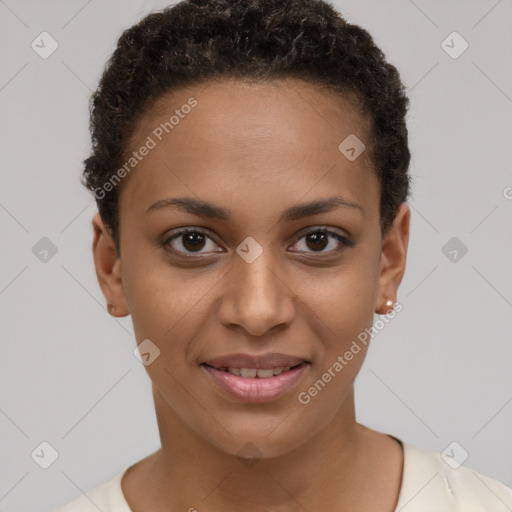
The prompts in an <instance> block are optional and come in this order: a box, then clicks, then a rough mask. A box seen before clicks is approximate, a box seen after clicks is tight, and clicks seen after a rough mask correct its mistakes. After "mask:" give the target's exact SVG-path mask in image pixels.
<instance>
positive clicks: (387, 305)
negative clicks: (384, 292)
mask: <svg viewBox="0 0 512 512" xmlns="http://www.w3.org/2000/svg"><path fill="white" fill-rule="evenodd" d="M386 307H388V308H391V311H393V309H395V308H394V307H393V301H392V300H391V299H388V300H387V301H386ZM387 313H390V311H387Z"/></svg>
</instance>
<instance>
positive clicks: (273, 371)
mask: <svg viewBox="0 0 512 512" xmlns="http://www.w3.org/2000/svg"><path fill="white" fill-rule="evenodd" d="M290 368H291V366H277V367H275V368H223V370H224V371H225V372H228V373H231V374H232V375H237V376H239V377H244V378H245V379H253V378H255V377H259V378H261V379H268V378H270V377H274V376H276V375H280V374H281V373H283V372H287V371H288V370H290Z"/></svg>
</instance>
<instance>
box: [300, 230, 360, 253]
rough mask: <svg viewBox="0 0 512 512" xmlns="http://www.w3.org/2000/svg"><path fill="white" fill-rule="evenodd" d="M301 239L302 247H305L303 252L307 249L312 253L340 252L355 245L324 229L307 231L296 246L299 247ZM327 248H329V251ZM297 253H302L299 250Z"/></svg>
mask: <svg viewBox="0 0 512 512" xmlns="http://www.w3.org/2000/svg"><path fill="white" fill-rule="evenodd" d="M303 239H304V243H303V244H302V245H303V246H306V251H305V252H308V250H307V249H308V248H309V249H311V250H312V252H313V253H315V252H320V253H326V252H327V253H330V252H341V251H342V250H343V249H344V248H345V247H353V246H354V245H355V242H353V241H352V240H350V239H349V238H348V237H346V236H344V235H341V234H340V233H336V232H335V231H331V230H329V229H326V228H316V229H313V230H311V231H308V232H307V233H305V234H304V235H302V236H301V237H300V239H299V241H298V242H297V243H296V245H300V244H301V241H302V240H303ZM329 246H330V247H331V248H330V249H329ZM325 248H327V250H325ZM297 252H304V251H302V250H299V251H297Z"/></svg>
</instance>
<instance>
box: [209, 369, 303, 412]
mask: <svg viewBox="0 0 512 512" xmlns="http://www.w3.org/2000/svg"><path fill="white" fill-rule="evenodd" d="M200 366H201V367H202V368H203V369H204V370H205V371H206V373H207V374H208V376H209V377H210V382H212V383H213V384H214V385H215V388H216V389H217V390H219V391H220V392H221V393H222V394H223V396H224V397H228V398H231V399H235V400H236V401H237V402H246V403H262V402H269V401H273V400H277V399H279V398H281V397H283V396H285V395H287V394H288V393H290V392H291V391H292V390H293V388H294V387H296V386H297V385H298V383H299V381H300V380H301V378H302V377H303V376H304V375H305V374H306V372H307V371H308V370H309V367H310V363H309V362H308V361H300V362H298V363H296V364H293V365H288V366H270V367H264V366H263V367H262V365H259V366H260V367H258V368H255V367H254V366H240V367H238V366H219V367H215V366H212V365H211V364H208V363H202V364H201V365H200Z"/></svg>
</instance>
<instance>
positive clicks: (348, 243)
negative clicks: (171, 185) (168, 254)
mask: <svg viewBox="0 0 512 512" xmlns="http://www.w3.org/2000/svg"><path fill="white" fill-rule="evenodd" d="M190 233H198V234H201V235H204V236H206V237H208V238H210V239H211V240H213V239H212V237H211V236H210V234H209V232H208V231H205V230H202V229H200V228H185V229H182V230H181V231H178V232H177V233H175V234H174V235H172V236H170V237H167V238H166V239H165V240H163V241H162V244H161V245H162V247H163V248H164V249H165V250H168V249H167V246H169V245H170V243H171V242H172V241H173V240H175V239H177V238H179V237H180V236H184V235H188V234H190ZM314 233H325V234H327V235H330V236H332V237H333V238H335V239H336V240H337V241H338V242H340V245H339V247H338V248H336V249H331V250H329V251H311V252H312V253H313V254H315V253H317V254H329V253H340V252H341V251H343V250H344V249H345V248H348V247H353V246H354V245H355V242H354V241H353V240H351V239H349V238H347V237H346V236H343V235H340V234H339V233H336V232H335V231H331V230H330V229H327V228H322V227H316V228H314V229H312V230H310V231H308V232H306V233H304V234H302V235H301V236H300V237H299V238H298V240H297V242H298V241H299V240H302V239H303V238H305V237H307V236H308V235H311V234H314ZM213 241H214V240H213ZM297 242H295V243H297ZM171 250H172V252H174V253H177V254H179V255H180V256H184V257H185V258H198V257H201V255H202V253H192V252H191V253H188V254H189V255H187V256H185V254H187V253H183V252H182V251H176V250H175V249H171ZM216 252H220V251H216ZM294 252H299V253H302V252H304V251H294ZM194 254H198V255H199V256H194Z"/></svg>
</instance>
